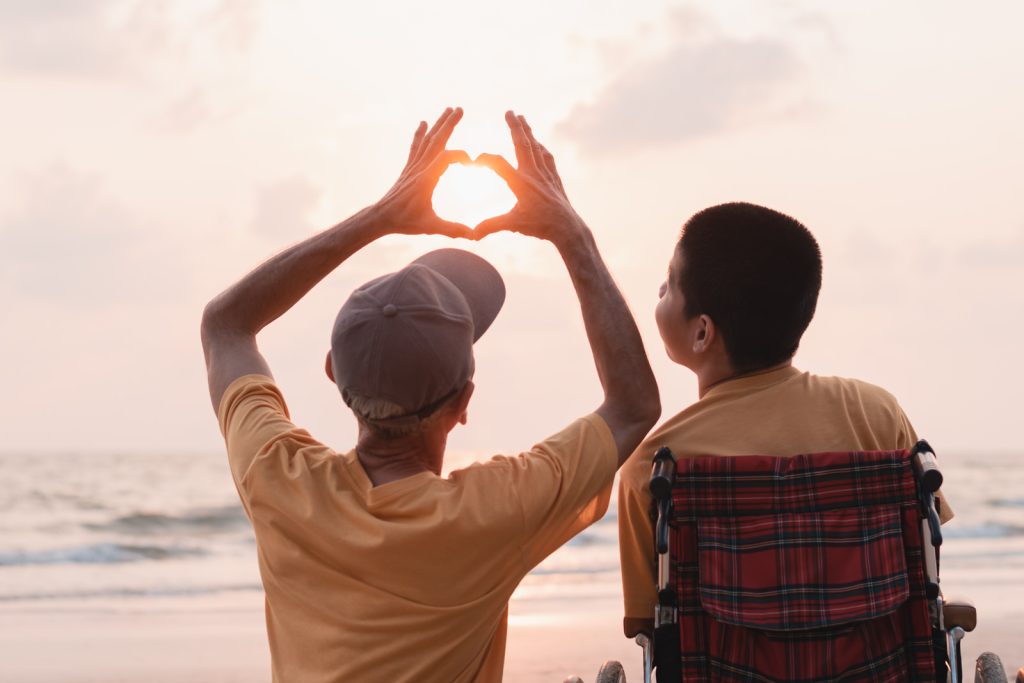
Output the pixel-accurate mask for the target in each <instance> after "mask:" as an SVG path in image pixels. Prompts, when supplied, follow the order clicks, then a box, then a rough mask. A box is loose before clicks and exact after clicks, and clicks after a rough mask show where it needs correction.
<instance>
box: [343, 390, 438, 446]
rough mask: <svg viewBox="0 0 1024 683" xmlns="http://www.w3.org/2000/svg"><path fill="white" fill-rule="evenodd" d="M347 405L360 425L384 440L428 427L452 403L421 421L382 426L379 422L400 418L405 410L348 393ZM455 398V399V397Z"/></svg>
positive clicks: (381, 400) (394, 404)
mask: <svg viewBox="0 0 1024 683" xmlns="http://www.w3.org/2000/svg"><path fill="white" fill-rule="evenodd" d="M346 394H347V395H346V397H345V399H346V401H345V402H346V403H347V404H348V407H349V408H351V409H352V412H353V413H355V416H356V419H358V420H359V423H360V424H362V425H365V426H366V428H367V429H369V430H370V431H371V432H373V433H374V434H375V435H377V436H379V437H380V438H382V439H397V438H400V437H403V436H408V435H409V434H414V433H416V432H418V431H421V430H422V429H424V428H425V427H427V426H428V425H429V424H430V423H432V422H433V421H434V419H435V418H436V417H437V416H438V415H439V414H440V413H441V409H442V408H444V407H445V406H446V405H448V404H449V403H451V401H450V400H448V401H445V402H444V403H442V404H441V405H439V406H438V407H437V410H435V411H434V412H432V413H431V414H430V415H427V416H426V417H424V418H421V419H419V420H410V421H408V422H402V421H396V423H395V424H380V423H378V422H376V421H377V420H387V419H389V418H393V417H400V416H402V415H405V414H406V412H407V411H406V410H405V408H403V407H402V406H400V405H398V404H397V403H392V402H391V401H389V400H387V399H384V398H368V397H366V396H360V395H358V394H353V393H348V392H346ZM453 398H454V397H453Z"/></svg>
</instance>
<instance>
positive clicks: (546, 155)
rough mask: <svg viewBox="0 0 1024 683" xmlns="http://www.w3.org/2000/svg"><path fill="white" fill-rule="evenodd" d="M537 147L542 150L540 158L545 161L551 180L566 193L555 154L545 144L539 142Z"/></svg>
mask: <svg viewBox="0 0 1024 683" xmlns="http://www.w3.org/2000/svg"><path fill="white" fill-rule="evenodd" d="M537 147H538V149H539V150H540V158H541V161H543V163H544V166H545V168H547V171H548V174H549V175H550V176H551V180H553V181H554V182H555V184H557V185H558V189H560V190H561V191H562V193H563V194H565V187H564V186H563V185H562V176H560V175H558V168H557V167H556V166H555V155H554V154H552V153H551V152H549V151H548V148H547V147H545V146H544V145H542V144H540V143H537Z"/></svg>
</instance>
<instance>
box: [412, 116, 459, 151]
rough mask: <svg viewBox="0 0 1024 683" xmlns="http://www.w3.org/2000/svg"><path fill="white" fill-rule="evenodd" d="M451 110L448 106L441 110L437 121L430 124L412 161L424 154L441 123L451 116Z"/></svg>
mask: <svg viewBox="0 0 1024 683" xmlns="http://www.w3.org/2000/svg"><path fill="white" fill-rule="evenodd" d="M452 111H453V110H452V108H451V107H448V108H447V109H445V110H444V111H443V112H441V115H440V116H438V117H437V121H434V125H433V126H431V127H430V130H428V131H427V132H426V134H425V135H424V136H423V140H422V141H421V143H420V149H419V153H418V154H417V155H416V158H415V159H413V162H416V161H420V160H421V159H422V158H423V157H424V156H425V154H426V152H427V149H428V148H429V147H430V141H431V140H432V139H433V138H434V135H435V134H436V133H437V131H438V129H439V128H440V127H441V124H443V123H444V121H445V119H447V118H448V117H449V116H451V114H452Z"/></svg>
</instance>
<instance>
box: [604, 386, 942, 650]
mask: <svg viewBox="0 0 1024 683" xmlns="http://www.w3.org/2000/svg"><path fill="white" fill-rule="evenodd" d="M916 442H917V435H916V434H915V433H914V428H913V427H911V425H910V421H909V420H908V419H907V416H906V415H905V414H904V413H903V410H902V409H901V408H900V406H899V404H898V403H897V402H896V399H895V398H894V397H893V396H892V394H890V393H889V392H887V391H885V390H884V389H881V388H879V387H876V386H874V385H871V384H868V383H867V382H861V381H859V380H854V379H844V378H841V377H819V376H817V375H812V374H810V373H808V372H800V371H799V370H797V369H796V368H793V367H786V368H781V369H778V370H773V371H770V372H764V373H761V374H756V375H749V376H746V377H740V378H737V379H734V380H730V381H727V382H723V383H722V384H719V385H717V386H714V387H712V388H711V389H710V390H708V392H707V393H705V395H704V397H703V398H701V399H700V400H699V401H697V402H696V403H694V404H693V405H691V406H690V407H688V408H686V409H685V410H683V411H682V412H681V413H679V414H678V415H675V416H674V417H672V418H670V419H669V420H667V421H666V422H665V423H664V424H662V425H661V426H660V427H658V428H657V429H655V430H654V431H653V432H651V434H650V435H649V436H648V437H647V438H646V439H645V440H644V442H643V443H642V444H640V446H639V447H638V448H637V449H636V451H634V452H633V454H632V455H631V456H630V457H629V460H627V461H626V464H625V465H623V467H622V475H621V480H620V483H619V503H618V518H619V554H620V559H621V565H622V590H623V598H624V602H625V620H624V624H623V626H624V629H625V631H626V634H627V635H633V634H634V633H635V631H636V628H637V626H638V625H639V623H640V622H641V621H644V620H650V619H653V617H654V606H655V604H656V603H657V592H656V589H655V582H656V580H657V566H656V564H655V559H654V538H653V536H654V531H653V526H652V522H651V517H650V511H651V494H650V491H649V490H648V488H647V486H648V483H649V482H650V479H651V461H652V459H653V457H654V453H655V451H656V450H657V449H658V448H659V447H661V446H668V447H669V448H671V449H672V453H673V454H674V455H675V456H676V458H685V457H697V456H702V455H715V456H728V455H770V456H776V457H782V456H792V455H799V454H801V453H820V452H842V451H858V450H864V451H874V450H897V449H902V448H911V447H913V445H914V444H915V443H916ZM940 511H941V513H942V521H943V522H945V521H946V520H948V519H950V518H952V516H953V513H952V510H951V509H950V508H949V506H948V505H947V504H945V502H943V504H942V505H941V506H940Z"/></svg>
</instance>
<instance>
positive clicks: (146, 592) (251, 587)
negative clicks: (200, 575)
mask: <svg viewBox="0 0 1024 683" xmlns="http://www.w3.org/2000/svg"><path fill="white" fill-rule="evenodd" d="M262 590H263V586H262V585H261V584H259V583H232V584H221V585H212V586H165V587H153V588H100V589H96V590H70V591H49V592H48V591H40V592H35V593H23V594H20V595H19V594H16V593H0V603H4V602H8V603H9V602H30V601H31V602H37V601H42V600H82V599H91V598H163V597H188V596H195V595H212V594H215V593H236V592H240V591H262Z"/></svg>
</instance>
